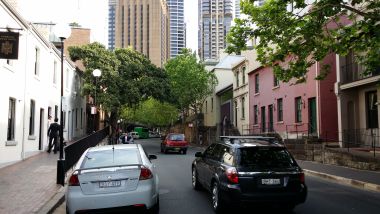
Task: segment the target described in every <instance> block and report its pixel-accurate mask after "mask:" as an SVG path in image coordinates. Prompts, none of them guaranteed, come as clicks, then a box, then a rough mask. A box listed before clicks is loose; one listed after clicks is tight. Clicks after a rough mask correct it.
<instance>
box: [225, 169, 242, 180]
mask: <svg viewBox="0 0 380 214" xmlns="http://www.w3.org/2000/svg"><path fill="white" fill-rule="evenodd" d="M226 175H227V179H228V181H229V182H231V183H233V184H238V183H239V177H238V173H237V171H236V169H235V167H232V168H228V169H227V170H226Z"/></svg>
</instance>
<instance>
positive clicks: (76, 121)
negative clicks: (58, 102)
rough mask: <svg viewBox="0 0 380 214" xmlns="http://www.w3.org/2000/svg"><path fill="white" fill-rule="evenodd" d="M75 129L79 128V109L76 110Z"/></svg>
mask: <svg viewBox="0 0 380 214" xmlns="http://www.w3.org/2000/svg"><path fill="white" fill-rule="evenodd" d="M75 128H76V129H77V128H78V109H77V108H76V109H75Z"/></svg>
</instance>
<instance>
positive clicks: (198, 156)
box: [195, 152, 203, 158]
mask: <svg viewBox="0 0 380 214" xmlns="http://www.w3.org/2000/svg"><path fill="white" fill-rule="evenodd" d="M195 157H197V158H200V157H203V154H202V152H196V153H195Z"/></svg>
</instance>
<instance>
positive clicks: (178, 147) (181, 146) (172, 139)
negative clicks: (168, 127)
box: [161, 133, 189, 154]
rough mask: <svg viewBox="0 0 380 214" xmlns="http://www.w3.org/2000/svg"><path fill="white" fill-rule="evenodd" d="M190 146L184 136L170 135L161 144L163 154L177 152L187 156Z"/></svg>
mask: <svg viewBox="0 0 380 214" xmlns="http://www.w3.org/2000/svg"><path fill="white" fill-rule="evenodd" d="M188 146H189V144H188V142H187V141H186V139H185V135H184V134H179V133H169V134H168V135H166V137H165V138H164V140H163V141H162V143H161V152H164V153H167V152H168V151H176V152H182V153H183V154H186V152H187V147H188Z"/></svg>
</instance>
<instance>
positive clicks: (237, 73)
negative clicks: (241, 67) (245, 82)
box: [236, 71, 239, 87]
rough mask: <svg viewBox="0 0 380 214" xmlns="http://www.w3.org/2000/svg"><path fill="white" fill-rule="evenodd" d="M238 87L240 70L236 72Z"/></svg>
mask: <svg viewBox="0 0 380 214" xmlns="http://www.w3.org/2000/svg"><path fill="white" fill-rule="evenodd" d="M236 87H239V71H237V72H236Z"/></svg>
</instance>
